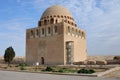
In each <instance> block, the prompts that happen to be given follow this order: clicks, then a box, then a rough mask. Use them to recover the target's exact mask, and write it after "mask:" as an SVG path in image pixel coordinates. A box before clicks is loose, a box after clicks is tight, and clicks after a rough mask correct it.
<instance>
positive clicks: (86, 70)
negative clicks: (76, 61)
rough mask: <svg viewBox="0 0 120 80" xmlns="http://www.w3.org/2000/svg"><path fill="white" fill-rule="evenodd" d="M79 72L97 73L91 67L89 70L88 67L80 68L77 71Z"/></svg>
mask: <svg viewBox="0 0 120 80" xmlns="http://www.w3.org/2000/svg"><path fill="white" fill-rule="evenodd" d="M77 73H85V74H92V73H95V71H94V70H92V69H90V70H88V69H80V70H78V71H77Z"/></svg>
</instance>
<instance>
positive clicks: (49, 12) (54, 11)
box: [41, 5, 73, 18]
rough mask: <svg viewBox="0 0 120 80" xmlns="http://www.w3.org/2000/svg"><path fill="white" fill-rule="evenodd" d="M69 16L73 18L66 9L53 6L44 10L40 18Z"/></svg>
mask: <svg viewBox="0 0 120 80" xmlns="http://www.w3.org/2000/svg"><path fill="white" fill-rule="evenodd" d="M58 15H59V16H69V17H71V18H73V16H72V15H71V13H70V12H69V10H68V9H66V8H64V7H63V6H60V5H54V6H51V7H49V8H47V9H46V10H45V12H44V13H43V14H42V16H41V18H44V17H47V16H58Z"/></svg>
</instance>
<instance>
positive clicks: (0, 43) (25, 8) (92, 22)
mask: <svg viewBox="0 0 120 80" xmlns="http://www.w3.org/2000/svg"><path fill="white" fill-rule="evenodd" d="M55 4H59V5H62V6H64V7H66V8H68V9H69V10H70V12H71V14H72V15H73V16H74V19H75V22H76V23H77V24H78V26H79V27H80V28H81V29H84V30H85V31H86V33H87V51H88V55H120V0H0V56H3V55H4V52H5V49H6V48H7V47H9V46H12V47H13V48H14V50H15V52H16V55H17V56H24V55H25V43H26V42H25V33H26V29H28V28H32V27H37V24H38V23H37V22H38V20H39V19H40V16H41V15H42V13H43V12H44V10H45V9H46V8H48V7H49V6H52V5H55Z"/></svg>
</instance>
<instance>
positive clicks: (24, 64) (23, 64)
mask: <svg viewBox="0 0 120 80" xmlns="http://www.w3.org/2000/svg"><path fill="white" fill-rule="evenodd" d="M18 66H22V67H25V66H28V65H27V64H26V63H21V64H19V65H18Z"/></svg>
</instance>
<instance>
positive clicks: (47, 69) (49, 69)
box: [45, 67, 53, 71]
mask: <svg viewBox="0 0 120 80" xmlns="http://www.w3.org/2000/svg"><path fill="white" fill-rule="evenodd" d="M45 71H53V69H52V68H51V67H46V69H45Z"/></svg>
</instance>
